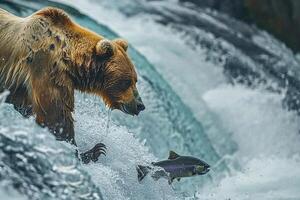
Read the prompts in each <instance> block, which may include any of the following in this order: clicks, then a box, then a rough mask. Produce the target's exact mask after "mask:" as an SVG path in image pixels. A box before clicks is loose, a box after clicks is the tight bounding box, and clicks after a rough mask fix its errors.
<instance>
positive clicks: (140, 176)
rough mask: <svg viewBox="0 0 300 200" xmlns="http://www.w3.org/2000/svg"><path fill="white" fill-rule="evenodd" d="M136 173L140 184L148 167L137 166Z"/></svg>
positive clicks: (147, 171)
mask: <svg viewBox="0 0 300 200" xmlns="http://www.w3.org/2000/svg"><path fill="white" fill-rule="evenodd" d="M136 171H137V172H138V181H139V182H141V181H142V180H143V179H144V178H145V176H147V174H148V173H149V167H147V166H143V165H138V166H137V167H136Z"/></svg>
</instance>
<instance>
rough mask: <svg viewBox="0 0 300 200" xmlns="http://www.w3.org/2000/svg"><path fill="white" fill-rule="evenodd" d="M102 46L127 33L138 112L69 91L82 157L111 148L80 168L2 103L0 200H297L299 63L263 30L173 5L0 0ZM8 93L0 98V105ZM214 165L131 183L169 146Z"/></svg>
mask: <svg viewBox="0 0 300 200" xmlns="http://www.w3.org/2000/svg"><path fill="white" fill-rule="evenodd" d="M47 5H50V6H56V7H60V8H63V9H64V10H66V11H67V12H68V13H69V14H70V15H71V17H72V18H73V19H74V20H76V21H77V22H78V23H80V24H81V25H83V26H86V27H88V28H90V29H92V30H94V31H96V32H98V33H99V34H101V35H104V36H105V37H108V38H116V37H124V38H126V39H127V40H128V41H129V42H130V44H131V47H130V50H129V54H130V56H131V58H132V59H133V61H134V63H135V65H136V67H137V71H138V74H139V82H138V83H139V84H138V88H139V90H140V91H141V92H140V93H141V96H142V98H143V99H144V101H145V102H144V103H145V105H146V110H145V111H144V112H142V113H141V115H139V116H138V117H130V116H126V115H124V114H123V113H121V112H119V111H113V112H112V116H111V120H109V116H110V114H109V111H108V110H107V109H106V108H105V107H104V105H103V103H102V102H101V100H100V99H99V98H97V97H94V96H90V95H87V94H82V93H76V109H75V110H76V111H75V113H74V117H75V120H76V122H75V132H76V139H77V143H78V145H79V149H80V150H81V151H84V150H87V149H89V148H91V147H92V146H94V144H95V143H97V142H103V143H105V144H106V145H107V147H108V153H107V156H106V157H101V159H100V160H99V161H98V162H97V163H93V164H89V165H81V164H80V163H79V162H78V161H77V160H76V159H75V158H74V148H73V147H71V146H69V145H68V144H65V143H64V142H61V143H59V142H57V141H55V139H54V138H53V137H52V136H51V134H50V133H49V132H48V131H47V130H46V129H41V128H40V127H38V126H37V125H35V122H34V119H33V118H30V119H23V118H22V117H21V116H20V115H19V114H18V113H17V112H16V111H14V109H13V108H12V106H11V105H7V104H4V103H2V104H1V107H0V157H1V161H0V170H1V171H0V192H1V194H3V197H4V198H5V199H120V200H121V199H138V200H139V199H183V198H189V199H216V200H219V199H299V198H300V190H299V189H298V188H299V187H300V169H299V167H298V166H299V164H300V160H299V157H298V156H299V152H300V151H299V150H300V135H299V128H300V123H299V117H298V115H297V111H298V107H297V105H298V104H297V102H298V101H297V98H298V96H297V95H298V92H297V91H299V90H298V86H300V85H298V79H297V77H299V76H297V75H299V72H300V71H299V61H298V60H297V58H296V56H295V55H294V54H293V53H292V52H291V51H290V50H289V49H287V48H286V47H285V46H284V45H283V44H282V43H280V42H279V41H277V40H275V39H274V38H273V37H271V36H270V35H268V34H267V33H265V32H263V31H260V30H257V29H256V28H254V27H250V26H248V25H246V24H243V23H241V22H238V21H235V20H233V19H231V18H229V17H227V16H224V15H222V14H219V13H216V12H214V11H210V10H207V9H202V8H196V7H194V6H193V5H191V4H180V3H178V2H177V1H171V0H170V1H167V0H166V1H143V0H122V1H119V0H110V1H108V0H107V1H96V0H72V1H67V0H60V1H55V2H48V1H21V0H18V1H17V0H13V1H0V7H2V8H5V9H7V10H9V11H11V12H13V13H15V14H17V15H20V16H26V15H29V14H31V13H32V12H34V11H36V10H37V9H40V8H42V7H44V6H47ZM4 96H5V94H3V95H2V97H1V98H2V99H3V98H4ZM171 149H172V150H175V151H176V152H178V153H179V154H185V155H194V156H196V157H199V158H202V159H203V160H205V161H207V162H208V163H209V164H210V165H212V166H213V168H212V170H211V172H209V173H208V174H207V175H205V176H201V177H195V178H191V179H183V180H181V182H179V183H177V182H176V183H174V186H173V188H172V187H170V186H169V185H168V184H167V181H166V180H159V181H158V182H155V181H153V180H152V179H151V178H147V179H145V181H144V182H143V183H142V184H139V183H138V182H137V174H136V171H135V166H136V165H137V164H147V163H150V162H152V161H155V160H159V159H165V158H167V156H168V151H169V150H171Z"/></svg>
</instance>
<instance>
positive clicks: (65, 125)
mask: <svg viewBox="0 0 300 200" xmlns="http://www.w3.org/2000/svg"><path fill="white" fill-rule="evenodd" d="M39 82H40V81H34V82H32V99H33V112H34V113H35V114H36V121H37V123H38V124H40V125H41V126H46V127H48V128H49V129H50V131H51V132H52V133H53V134H54V135H55V137H56V139H57V140H64V141H67V142H70V143H71V144H73V145H75V146H77V145H76V142H75V137H74V136H75V135H74V125H73V121H74V120H73V118H72V111H73V108H74V99H73V98H74V92H73V91H69V90H68V89H66V88H63V87H59V88H56V87H51V86H49V85H48V86H47V87H41V85H43V84H44V83H41V82H40V83H39ZM105 148H106V147H105V145H104V144H102V143H98V144H96V145H95V146H94V147H93V148H92V149H91V150H89V151H87V152H85V153H81V154H79V153H78V151H76V156H77V157H78V158H80V159H81V160H82V161H83V163H85V164H87V163H89V162H90V161H93V162H96V161H97V160H98V157H99V156H100V155H101V154H104V155H105ZM78 154H79V155H78Z"/></svg>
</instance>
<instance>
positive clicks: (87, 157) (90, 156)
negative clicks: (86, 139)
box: [80, 143, 106, 164]
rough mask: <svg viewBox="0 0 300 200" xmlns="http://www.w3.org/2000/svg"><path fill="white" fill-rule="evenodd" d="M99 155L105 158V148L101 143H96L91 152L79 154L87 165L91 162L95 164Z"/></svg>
mask: <svg viewBox="0 0 300 200" xmlns="http://www.w3.org/2000/svg"><path fill="white" fill-rule="evenodd" d="M101 154H103V155H105V156H106V146H105V144H103V143H98V144H96V145H95V146H94V147H93V148H92V149H91V150H88V151H87V152H85V153H81V154H80V157H81V160H82V162H83V163H84V164H88V163H89V162H90V161H91V160H92V161H93V162H97V161H98V158H99V156H100V155H101Z"/></svg>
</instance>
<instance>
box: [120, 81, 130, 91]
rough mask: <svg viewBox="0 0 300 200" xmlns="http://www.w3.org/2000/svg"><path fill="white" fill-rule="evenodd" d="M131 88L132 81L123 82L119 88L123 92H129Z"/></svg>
mask: <svg viewBox="0 0 300 200" xmlns="http://www.w3.org/2000/svg"><path fill="white" fill-rule="evenodd" d="M130 86H131V80H123V81H121V82H120V85H119V88H120V89H121V90H127V89H128V88H129V87H130Z"/></svg>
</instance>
